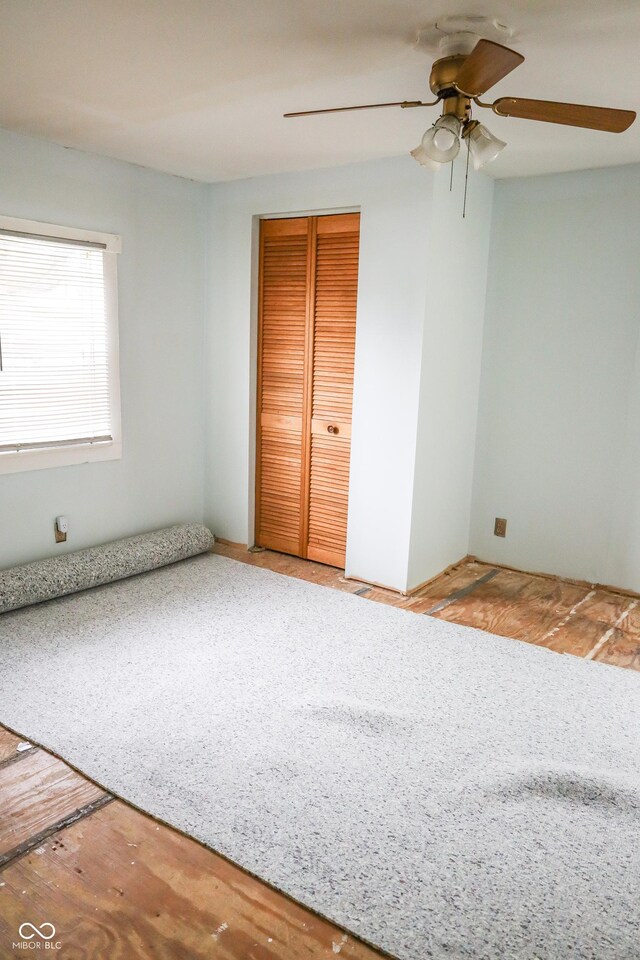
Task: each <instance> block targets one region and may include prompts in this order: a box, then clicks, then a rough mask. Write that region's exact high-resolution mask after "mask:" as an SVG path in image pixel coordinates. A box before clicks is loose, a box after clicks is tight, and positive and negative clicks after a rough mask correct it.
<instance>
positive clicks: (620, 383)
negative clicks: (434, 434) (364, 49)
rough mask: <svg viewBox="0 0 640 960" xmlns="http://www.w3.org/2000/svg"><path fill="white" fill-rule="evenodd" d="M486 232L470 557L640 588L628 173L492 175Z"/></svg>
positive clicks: (635, 233)
mask: <svg viewBox="0 0 640 960" xmlns="http://www.w3.org/2000/svg"><path fill="white" fill-rule="evenodd" d="M493 223H494V226H493V235H492V245H491V254H490V263H489V288H488V296H487V308H486V321H485V335H484V349H483V363H482V379H481V393H480V408H479V422H478V433H477V443H476V467H475V480H474V500H473V511H472V526H471V541H470V548H471V552H472V553H474V554H477V555H478V556H480V557H482V558H483V559H487V560H491V561H494V562H499V563H505V564H510V565H513V566H516V567H521V568H524V569H527V570H539V571H544V572H549V573H557V574H561V575H565V576H569V577H575V578H580V579H587V580H591V581H596V582H601V583H611V584H614V585H617V586H620V587H627V588H631V589H635V590H640V352H639V351H640V269H639V264H640V228H639V224H640V166H635V165H634V166H628V167H617V168H615V169H605V170H593V171H586V172H579V173H567V174H558V175H553V176H545V177H533V178H529V179H521V180H508V181H501V182H499V183H497V184H496V188H495V208H494V218H493ZM496 516H500V517H506V518H507V520H508V528H507V537H506V539H504V540H501V539H498V538H496V537H494V536H493V521H494V518H495V517H496Z"/></svg>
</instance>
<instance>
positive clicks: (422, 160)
mask: <svg viewBox="0 0 640 960" xmlns="http://www.w3.org/2000/svg"><path fill="white" fill-rule="evenodd" d="M411 156H412V157H413V159H414V160H417V161H418V163H419V164H421V165H422V166H423V167H426V168H427V170H434V171H436V170H440V169H441V168H442V164H441V163H436V162H435V160H432V159H431V157H430V156H429V154H428V153H427V151H426V150H425V148H424V147H423V146H422V144H421V143H419V144H418V146H417V147H416V148H415V149H414V150H412V151H411Z"/></svg>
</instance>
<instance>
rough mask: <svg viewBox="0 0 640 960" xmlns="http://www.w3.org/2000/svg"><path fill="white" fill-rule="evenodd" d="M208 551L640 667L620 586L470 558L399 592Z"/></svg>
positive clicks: (218, 548)
mask: <svg viewBox="0 0 640 960" xmlns="http://www.w3.org/2000/svg"><path fill="white" fill-rule="evenodd" d="M215 552H216V553H219V554H221V555H223V556H225V557H232V558H233V559H234V560H241V561H242V562H243V563H250V564H253V565H254V566H258V567H267V568H268V569H269V570H276V571H277V572H278V573H284V574H287V575H288V576H291V577H298V578H300V579H301V580H309V581H311V582H313V583H321V584H324V585H325V586H328V587H333V588H334V589H335V590H346V591H347V592H349V593H358V594H359V595H360V596H362V597H365V598H366V599H367V600H374V601H376V602H378V603H387V604H391V605H392V606H395V607H402V608H403V609H405V610H412V611H413V612H414V613H420V614H429V615H430V616H432V617H437V618H438V619H440V620H451V621H452V622H454V623H462V624H464V625H465V626H469V627H479V628H480V629H481V630H488V631H489V632H491V633H497V634H499V635H501V636H503V637H510V638H512V639H514V640H524V641H526V642H527V643H536V644H538V645H540V646H544V647H548V648H549V649H550V650H555V651H556V652H557V653H567V654H572V655H573V656H576V657H585V658H588V659H590V660H598V661H601V662H603V663H611V664H614V665H615V666H618V667H630V668H632V669H634V670H640V597H634V596H631V595H628V594H625V593H623V592H616V591H614V590H609V589H606V588H604V587H597V586H593V587H592V586H589V585H588V584H579V583H574V582H571V581H568V580H562V579H561V578H560V577H548V576H543V575H540V574H531V573H520V572H518V571H516V570H509V569H505V568H502V567H492V566H491V565H490V564H487V563H481V562H480V561H478V560H474V559H472V558H469V559H466V560H463V561H462V562H461V563H459V564H458V565H457V566H456V567H454V568H453V569H451V570H449V571H448V572H447V573H444V574H442V575H441V576H440V577H438V578H437V579H436V580H434V581H433V582H432V583H430V584H428V585H427V586H425V587H423V588H422V589H421V590H419V591H418V592H417V593H415V594H413V595H412V596H409V597H405V596H402V595H401V594H398V593H394V591H392V590H385V589H383V588H381V587H369V586H367V584H364V583H360V582H359V581H357V580H347V579H345V577H344V573H343V571H342V570H336V569H335V568H334V567H327V566H324V564H321V563H312V562H310V561H308V560H300V559H299V558H298V557H290V556H287V555H286V554H283V553H274V552H273V551H271V550H264V551H260V552H257V553H252V552H250V551H249V550H247V549H246V547H241V546H238V545H236V544H226V543H216V545H215Z"/></svg>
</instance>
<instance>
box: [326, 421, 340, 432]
mask: <svg viewBox="0 0 640 960" xmlns="http://www.w3.org/2000/svg"><path fill="white" fill-rule="evenodd" d="M327 431H328V432H329V433H339V432H340V431H339V430H338V428H337V427H336V426H335V424H333V423H330V424H329V426H328V427H327Z"/></svg>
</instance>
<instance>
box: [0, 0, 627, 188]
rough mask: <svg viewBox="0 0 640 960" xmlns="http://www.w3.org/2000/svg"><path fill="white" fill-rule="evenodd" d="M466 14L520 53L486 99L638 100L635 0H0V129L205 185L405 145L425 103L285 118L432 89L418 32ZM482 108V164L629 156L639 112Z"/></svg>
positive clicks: (500, 168) (585, 163)
mask: <svg viewBox="0 0 640 960" xmlns="http://www.w3.org/2000/svg"><path fill="white" fill-rule="evenodd" d="M460 13H464V14H480V13H481V14H485V15H489V16H492V17H498V18H500V19H501V20H503V21H504V22H507V23H509V24H510V25H511V26H512V27H513V28H514V30H515V34H514V38H513V40H512V41H511V46H513V47H514V48H515V49H516V50H519V51H520V52H521V53H523V54H524V55H525V57H526V61H525V63H524V64H523V65H522V66H521V67H519V68H518V69H517V71H515V72H514V73H513V74H512V75H511V76H509V77H507V78H506V79H505V80H503V81H501V83H500V84H498V85H497V86H496V87H495V88H494V89H493V91H492V95H493V96H494V98H497V97H498V96H505V95H510V96H524V97H536V98H540V99H549V100H567V101H573V102H577V103H591V104H595V105H602V106H619V107H622V108H627V109H636V108H637V107H638V104H639V103H640V55H639V50H638V38H639V37H640V0H494V2H487V0H329V2H327V0H253V2H252V0H0V126H2V127H6V128H8V129H11V130H16V131H19V132H22V133H26V134H31V135H34V136H37V137H44V138H46V139H49V140H54V141H56V142H58V143H61V144H64V145H66V146H73V147H79V148H81V149H85V150H91V151H94V152H97V153H103V154H106V155H108V156H111V157H118V158H120V159H123V160H129V161H132V162H134V163H139V164H144V165H145V166H149V167H155V168H156V169H159V170H165V171H168V172H170V173H175V174H179V175H181V176H185V177H192V178H195V179H197V180H204V181H214V180H231V179H237V178H241V177H250V176H256V175H259V174H265V173H274V172H277V171H288V170H302V169H309V168H315V167H324V166H334V165H339V164H343V163H350V162H355V161H361V160H369V159H372V158H375V157H386V156H394V155H397V154H402V153H407V152H408V151H409V150H411V149H412V148H413V147H414V146H416V144H417V143H418V141H419V139H420V137H421V135H422V133H423V132H424V130H425V129H426V127H427V126H429V124H430V123H431V122H432V120H433V119H435V116H436V115H437V114H436V113H435V112H434V110H433V109H432V110H426V109H424V110H423V109H416V110H400V109H399V108H389V109H385V110H372V111H364V112H362V113H347V114H337V115H335V114H334V115H328V116H323V117H311V118H301V119H295V120H285V119H283V118H282V114H283V113H284V112H285V111H288V110H305V109H315V108H320V107H330V106H342V105H346V104H355V103H367V102H376V101H381V100H403V99H429V97H430V94H429V89H428V83H427V78H428V74H429V69H430V66H431V62H432V59H433V56H432V55H431V54H430V53H429V52H428V51H426V50H425V49H420V47H419V46H418V45H417V44H416V37H417V35H418V33H419V31H420V30H421V29H424V28H426V27H428V26H430V25H431V24H433V22H434V21H435V20H436V19H437V18H441V17H442V16H447V15H454V14H460ZM485 99H487V97H485ZM482 119H483V120H484V121H486V122H487V124H488V126H489V127H490V129H491V130H492V131H493V132H494V133H495V134H497V135H498V136H499V137H501V138H502V139H504V140H507V141H508V148H507V149H506V150H505V151H504V152H503V153H502V154H501V156H500V157H499V158H498V160H496V161H495V162H494V163H493V164H492V165H491V166H490V167H488V168H487V172H489V173H491V174H492V175H493V176H497V177H504V176H521V175H527V174H534V173H546V172H552V171H561V170H574V169H581V168H587V167H597V166H609V165H613V164H621V163H631V162H635V161H640V120H639V121H637V122H636V123H635V124H634V126H632V127H631V129H630V130H629V131H627V132H626V133H623V134H618V135H616V134H607V133H600V132H596V131H587V130H579V129H572V128H570V127H561V126H557V125H555V124H541V123H533V122H530V121H524V120H516V119H505V118H499V117H496V116H494V115H493V114H491V113H490V112H488V111H487V112H486V113H485V112H484V111H483V113H482ZM427 175H428V174H427V173H426V172H425V176H427Z"/></svg>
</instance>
